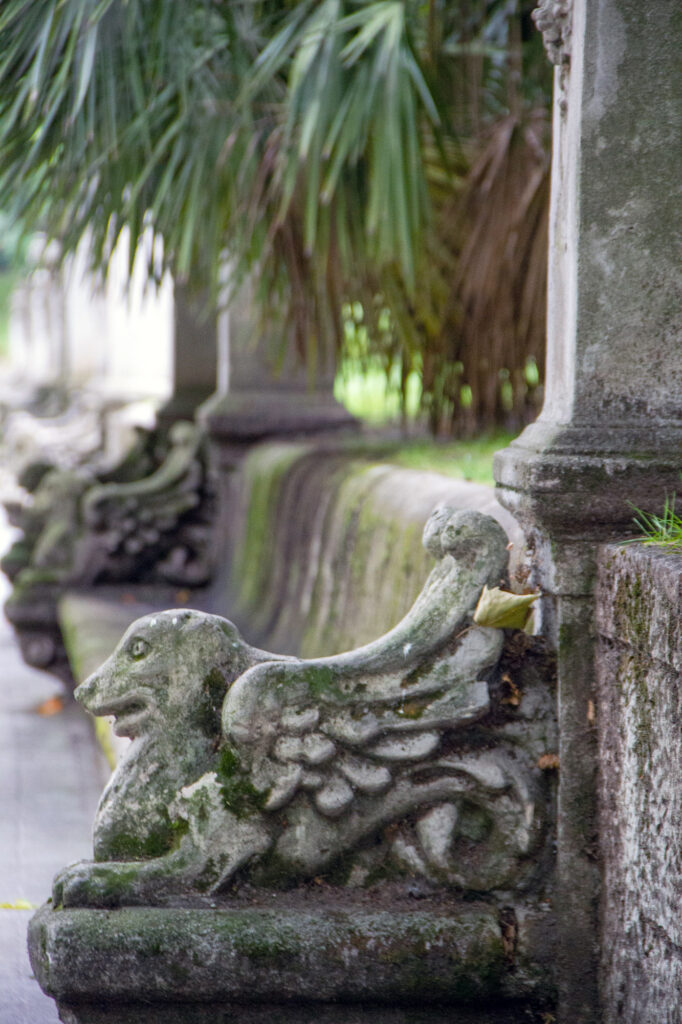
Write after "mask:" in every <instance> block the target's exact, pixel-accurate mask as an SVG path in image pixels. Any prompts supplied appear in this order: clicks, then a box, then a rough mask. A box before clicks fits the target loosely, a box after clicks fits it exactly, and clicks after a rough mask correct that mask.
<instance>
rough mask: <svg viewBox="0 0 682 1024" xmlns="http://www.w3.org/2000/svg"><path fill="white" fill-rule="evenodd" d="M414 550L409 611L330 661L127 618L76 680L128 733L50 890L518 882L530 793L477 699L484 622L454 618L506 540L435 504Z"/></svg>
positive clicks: (532, 827) (207, 619)
mask: <svg viewBox="0 0 682 1024" xmlns="http://www.w3.org/2000/svg"><path fill="white" fill-rule="evenodd" d="M424 541H425V544H426V545H427V547H428V548H429V550H430V551H431V552H432V553H434V554H435V555H436V557H437V564H436V567H435V568H434V570H433V571H432V573H431V575H430V576H429V578H428V580H427V581H426V584H425V586H424V588H423V589H422V592H421V593H420V595H419V596H418V598H417V600H416V601H415V603H414V605H413V607H412V609H411V610H410V611H409V612H408V614H407V615H406V616H405V618H404V619H403V620H402V621H401V622H400V623H399V624H398V625H397V626H396V627H395V628H394V629H392V630H391V631H389V633H387V634H386V635H385V636H384V637H382V638H380V639H379V640H377V641H375V642H373V643H371V644H368V645H366V646H365V647H362V648H358V649H356V650H354V651H350V652H347V653H345V654H341V655H337V656H334V657H329V658H319V659H313V660H300V659H296V658H288V659H285V658H279V657H277V656H276V655H274V654H268V653H266V652H263V651H257V650H255V649H254V648H251V647H249V646H248V645H247V644H245V643H244V641H243V640H242V639H241V637H240V636H239V634H238V633H237V631H236V629H235V627H234V626H233V625H232V624H231V623H229V622H227V620H224V619H221V618H219V617H218V616H209V615H204V614H202V613H199V612H192V611H187V610H184V611H170V612H163V613H160V614H159V615H156V616H148V617H147V618H145V619H141V620H139V621H138V622H137V623H134V624H133V626H131V627H130V629H129V630H128V632H127V633H126V635H125V636H124V637H123V639H122V641H121V643H120V644H119V647H118V648H117V650H116V651H115V652H114V654H113V655H112V656H111V658H110V659H109V660H108V661H107V662H106V663H105V664H104V665H103V666H102V668H101V669H100V670H99V671H98V672H96V673H95V674H94V675H93V676H92V677H91V678H90V679H89V680H88V681H86V683H84V684H83V685H82V686H81V687H79V689H78V690H77V691H76V696H77V697H78V699H79V700H81V701H82V703H83V704H85V706H86V707H87V708H89V709H90V710H91V711H92V712H93V713H94V714H113V715H115V716H116V717H117V723H116V730H117V731H118V732H119V733H120V734H122V735H129V736H131V737H132V738H133V743H132V744H131V746H130V748H129V750H128V753H127V755H126V756H125V757H124V759H123V760H122V761H121V763H120V764H119V767H118V769H117V772H116V774H115V775H114V778H113V779H112V782H111V784H110V786H109V787H108V789H107V791H106V792H105V794H104V796H103V798H102V803H101V805H100V809H99V812H98V816H97V820H96V823H95V849H96V855H97V860H98V861H99V862H101V863H97V864H91V865H88V864H85V865H81V866H80V867H77V868H75V869H68V870H67V871H66V872H65V873H63V874H62V876H61V877H60V878H59V879H58V881H57V883H56V888H55V898H56V899H57V900H60V901H64V902H65V903H78V902H85V903H87V902H92V903H95V904H97V903H98V902H99V903H101V902H106V900H107V899H108V898H109V897H107V895H106V894H107V893H109V892H110V891H111V880H112V878H113V879H114V880H116V879H118V881H119V882H120V881H121V877H122V874H121V873H122V872H123V873H125V872H127V874H126V875H125V878H126V879H127V881H126V883H125V886H123V887H121V886H120V885H119V887H118V889H116V892H117V893H118V895H117V896H116V899H117V900H118V901H121V900H122V901H123V902H125V901H126V899H129V900H132V901H133V902H134V901H137V900H139V899H141V898H143V895H144V898H151V899H152V900H154V899H156V898H158V895H159V893H162V894H163V893H167V892H169V891H173V890H177V889H178V888H179V889H183V888H185V889H192V888H199V889H200V890H202V891H206V890H208V891H217V890H220V889H222V888H224V887H225V885H227V884H229V883H231V882H232V881H233V880H234V879H235V876H239V877H240V878H242V879H249V880H250V881H251V882H252V883H254V884H260V885H264V886H271V885H281V884H287V885H290V884H292V883H294V882H297V881H305V880H306V879H310V878H313V877H316V876H317V875H319V874H320V873H324V872H326V871H332V872H334V871H336V872H337V875H336V876H335V877H337V878H338V881H339V884H350V885H373V884H383V882H388V881H390V880H393V882H394V883H395V884H400V880H405V879H410V878H411V879H414V878H415V876H416V877H418V878H421V879H422V880H424V883H425V884H428V885H435V886H437V887H445V889H447V890H454V891H461V890H466V891H469V892H484V891H490V890H499V889H504V890H508V889H509V888H510V887H514V886H515V885H517V884H520V883H521V882H522V881H523V879H524V878H525V877H526V876H527V874H528V871H529V869H530V868H532V866H533V863H534V854H535V851H536V849H537V847H538V843H539V842H540V839H541V836H542V832H543V810H542V807H543V803H542V800H541V799H539V798H538V792H537V786H536V781H535V778H534V776H533V773H532V771H531V770H530V765H529V762H528V757H527V756H525V755H524V754H523V752H522V751H523V748H522V747H519V744H518V740H513V739H512V738H511V737H510V736H507V735H506V734H505V731H504V726H503V725H502V727H501V726H500V723H501V722H502V720H503V715H501V713H500V708H499V706H497V705H496V698H493V696H491V692H492V691H491V689H490V687H489V683H488V678H489V677H490V675H491V673H494V672H495V670H496V666H497V663H498V661H499V659H500V655H501V652H502V647H503V640H504V635H503V631H502V630H499V629H490V628H483V627H480V626H475V625H473V623H472V620H471V615H472V612H473V610H474V607H475V604H476V601H477V599H478V596H479V595H480V593H481V590H482V588H483V587H484V586H496V585H498V584H499V583H500V581H501V576H502V575H503V573H504V571H505V566H506V558H507V552H506V547H507V538H506V535H505V534H504V532H503V530H502V529H501V527H499V525H498V524H497V523H496V522H495V521H494V520H492V519H490V518H489V517H486V516H483V515H480V514H479V513H475V512H453V511H452V510H450V509H440V510H438V511H437V512H436V513H435V514H434V516H433V517H432V519H431V520H430V521H429V523H428V524H427V527H426V529H425V533H424ZM152 768H153V771H152ZM178 837H180V839H179V841H178ZM152 841H153V842H152ZM150 844H151V845H153V846H154V849H155V851H156V852H155V855H154V856H151V855H147V856H145V852H144V851H145V850H149V849H150ZM125 850H128V851H133V854H132V856H133V857H134V858H136V859H132V860H131V859H130V855H129V857H128V858H126V856H125V854H124V851H125ZM164 850H165V851H166V852H161V853H159V851H164ZM121 861H123V862H124V863H123V864H122V863H120V862H121ZM339 865H343V870H342V871H341V870H340V869H339ZM339 872H340V873H339ZM119 876H120V877H119ZM126 886H127V887H128V889H127V890H126ZM126 891H127V893H128V894H127V896H126V895H125V893H126ZM121 892H123V895H121Z"/></svg>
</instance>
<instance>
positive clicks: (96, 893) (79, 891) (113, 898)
mask: <svg viewBox="0 0 682 1024" xmlns="http://www.w3.org/2000/svg"><path fill="white" fill-rule="evenodd" d="M130 882H131V879H130V878H129V877H128V876H126V875H124V873H123V872H122V871H121V869H120V867H119V866H118V865H112V864H95V863H93V862H92V861H86V860H81V861H78V863H77V864H70V865H69V866H68V867H66V868H64V869H63V870H62V871H60V872H59V874H58V875H57V876H56V877H55V880H54V882H53V883H52V902H53V903H54V905H55V907H118V906H120V905H121V903H123V902H131V900H130V895H131V888H132V887H131V885H130Z"/></svg>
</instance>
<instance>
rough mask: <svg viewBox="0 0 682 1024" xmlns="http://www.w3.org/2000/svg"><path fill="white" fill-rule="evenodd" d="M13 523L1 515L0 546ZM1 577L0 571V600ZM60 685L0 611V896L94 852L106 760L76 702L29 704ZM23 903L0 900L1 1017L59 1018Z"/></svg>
mask: <svg viewBox="0 0 682 1024" xmlns="http://www.w3.org/2000/svg"><path fill="white" fill-rule="evenodd" d="M11 536H12V531H11V530H10V528H9V527H7V526H6V525H5V522H4V519H2V520H0V552H2V551H5V550H6V549H7V547H8V546H9V544H10V542H11ZM8 592H9V586H8V584H7V581H6V579H5V577H4V576H2V575H0V601H2V602H3V603H4V600H5V597H6V596H7V593H8ZM60 695H61V696H64V695H66V691H65V690H64V688H63V686H62V684H61V683H60V682H59V681H58V680H57V679H54V678H53V677H51V676H49V675H47V674H46V673H44V672H37V671H34V670H33V669H30V668H28V667H27V666H26V665H25V664H24V663H23V661H22V659H21V655H20V653H19V649H18V646H17V644H16V642H15V640H14V635H13V633H12V630H11V628H10V626H9V625H8V623H7V622H6V621H5V619H4V616H2V615H1V613H0V905H1V904H11V905H14V904H16V903H17V901H27V902H28V903H30V904H33V905H35V906H37V905H39V904H41V903H42V902H44V901H45V900H46V899H47V897H48V896H49V895H50V888H51V882H52V878H53V876H54V875H55V873H56V872H57V871H58V870H59V869H60V868H62V867H64V865H66V864H69V863H71V862H72V861H75V860H81V859H83V858H87V857H90V856H91V855H92V845H91V838H90V836H91V828H92V820H93V816H94V812H95V807H96V806H97V801H98V799H99V794H100V793H101V791H102V788H103V786H104V783H105V781H106V778H107V768H106V765H105V762H104V759H103V757H102V756H101V753H100V751H99V748H98V746H97V745H96V743H95V741H94V736H93V730H92V726H91V722H90V720H89V719H88V717H87V715H86V714H85V712H84V711H82V710H81V708H80V707H78V705H77V704H75V703H74V701H73V700H72V699H70V698H69V699H67V701H66V703H65V705H64V709H63V710H62V711H60V712H59V713H58V714H54V715H50V716H46V715H41V714H39V713H38V712H37V711H36V708H37V707H38V706H39V705H41V704H42V703H43V702H44V701H46V700H48V699H49V698H50V697H53V696H60ZM31 913H32V911H31V910H21V909H0V1024H57V1022H58V1020H59V1018H58V1016H57V1010H56V1007H55V1004H54V1003H53V1001H52V1000H51V999H49V998H48V997H47V996H45V995H44V994H43V993H42V992H41V990H40V988H39V987H38V984H37V983H36V981H35V980H34V978H33V976H32V973H31V966H30V964H29V961H28V956H27V953H26V927H27V925H28V921H29V918H30V916H31Z"/></svg>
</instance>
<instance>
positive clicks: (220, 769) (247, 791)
mask: <svg viewBox="0 0 682 1024" xmlns="http://www.w3.org/2000/svg"><path fill="white" fill-rule="evenodd" d="M216 775H217V777H218V781H219V783H220V793H221V797H222V800H223V804H224V805H225V807H226V809H227V810H229V811H231V812H232V814H234V816H235V817H236V818H247V817H249V816H250V815H252V814H253V813H254V812H256V811H262V810H263V807H264V806H265V802H266V800H267V793H262V792H260V791H259V790H257V789H256V787H255V786H254V785H253V783H252V782H251V779H250V778H249V775H248V772H247V771H245V769H244V768H243V766H242V764H241V759H240V757H239V755H238V754H237V753H236V752H235V751H234V750H233V748H232V747H231V746H230V744H229V743H227V742H226V743H224V744H223V746H222V747H221V749H220V753H219V755H218V764H217V767H216Z"/></svg>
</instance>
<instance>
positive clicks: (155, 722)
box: [75, 608, 263, 737]
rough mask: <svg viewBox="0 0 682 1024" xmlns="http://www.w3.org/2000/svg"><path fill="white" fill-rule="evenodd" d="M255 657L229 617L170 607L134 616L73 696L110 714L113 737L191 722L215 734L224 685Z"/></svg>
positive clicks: (98, 711)
mask: <svg viewBox="0 0 682 1024" xmlns="http://www.w3.org/2000/svg"><path fill="white" fill-rule="evenodd" d="M261 660H263V655H262V653H261V652H260V651H256V650H255V649H254V648H252V647H249V645H248V644H246V643H244V641H243V640H242V638H241V636H240V635H239V632H238V631H237V628H236V627H235V626H234V625H233V624H232V623H231V622H229V621H228V620H227V619H223V618H221V617H220V616H218V615H207V614H205V613H204V612H198V611H192V610H189V609H186V608H180V609H171V610H170V611H164V612H158V613H156V614H153V615H146V616H144V618H141V619H138V620H137V621H136V622H134V623H133V624H132V625H131V626H130V627H129V628H128V629H127V630H126V632H125V633H124V635H123V637H122V639H121V641H120V643H119V644H118V646H117V648H116V650H115V651H114V652H113V654H112V655H111V656H110V657H109V658H108V659H107V661H105V662H104V664H103V665H101V666H100V668H99V669H97V671H96V672H94V673H93V674H92V675H91V676H89V678H88V679H86V680H85V682H84V683H82V684H81V685H80V686H79V687H78V688H77V689H76V692H75V696H76V699H77V700H78V701H79V702H80V703H81V704H83V706H84V707H85V708H87V710H88V711H90V712H91V713H92V714H93V715H114V716H115V718H116V723H115V725H114V732H115V733H116V734H117V735H118V736H130V737H136V736H143V735H147V734H153V733H155V732H159V731H161V730H163V731H164V732H167V731H169V730H170V731H172V732H173V733H175V734H177V733H178V732H181V731H183V730H194V731H196V730H197V729H199V730H201V731H203V732H205V733H207V734H208V735H212V734H215V735H216V736H217V735H218V733H219V728H220V709H221V706H222V701H223V699H224V696H225V693H226V692H227V690H228V688H229V686H230V685H231V683H232V682H233V681H234V680H235V679H236V678H237V676H239V675H240V674H241V673H242V672H244V671H245V670H246V669H247V668H248V667H249V666H250V665H253V664H255V663H256V662H257V661H261Z"/></svg>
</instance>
